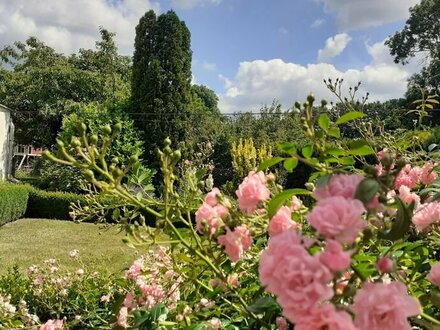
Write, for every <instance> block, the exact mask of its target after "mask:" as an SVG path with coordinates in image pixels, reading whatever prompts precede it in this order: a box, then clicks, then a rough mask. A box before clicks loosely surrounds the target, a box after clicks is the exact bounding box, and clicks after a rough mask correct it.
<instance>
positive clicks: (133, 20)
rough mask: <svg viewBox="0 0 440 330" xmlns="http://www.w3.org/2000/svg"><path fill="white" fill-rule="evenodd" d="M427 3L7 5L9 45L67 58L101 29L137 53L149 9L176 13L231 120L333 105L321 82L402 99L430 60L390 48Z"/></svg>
mask: <svg viewBox="0 0 440 330" xmlns="http://www.w3.org/2000/svg"><path fill="white" fill-rule="evenodd" d="M417 3H418V0H272V1H269V0H162V1H154V0H56V1H55V0H52V1H39V0H14V1H10V0H0V46H3V45H5V44H10V43H12V42H14V41H15V40H24V39H25V38H26V37H28V36H29V35H35V36H37V37H38V38H40V39H41V40H43V41H44V42H46V43H47V44H49V45H50V46H52V47H55V48H56V49H57V50H58V51H60V52H65V53H71V52H76V51H77V50H78V49H79V48H80V47H82V48H93V47H94V42H95V41H96V40H97V38H98V26H99V25H102V26H104V27H106V28H107V29H109V30H111V31H115V32H116V33H117V34H118V36H117V41H118V45H119V48H120V51H121V52H122V53H125V54H132V51H133V40H134V29H135V26H136V24H137V22H138V20H139V18H140V17H141V16H142V15H143V13H144V12H145V11H147V10H149V9H153V10H155V11H156V12H157V13H158V14H160V13H163V12H166V11H167V10H169V9H171V8H172V9H174V10H175V11H176V13H177V14H178V16H179V17H180V18H181V19H182V20H184V21H185V22H186V24H187V26H188V28H189V29H190V31H191V35H192V50H193V78H194V82H195V83H198V84H204V85H207V86H208V87H210V88H212V89H213V90H214V91H215V92H216V93H217V94H218V95H219V98H220V108H221V110H222V111H223V112H231V111H247V110H254V111H257V110H258V108H259V107H260V106H261V105H263V104H268V103H271V102H272V100H273V99H277V100H279V101H280V102H281V103H282V104H283V105H284V106H285V107H289V106H290V105H291V104H293V102H294V101H296V100H303V99H304V98H305V97H306V96H307V94H308V93H309V92H314V93H315V94H316V95H317V96H318V97H326V98H331V95H330V94H329V93H328V92H327V91H326V89H325V87H324V85H323V83H322V79H323V78H329V77H331V78H336V77H343V78H344V79H345V80H346V82H347V85H346V87H347V89H348V86H349V85H354V84H356V83H357V81H359V80H361V81H362V86H363V89H362V92H363V93H365V92H366V91H369V92H370V93H371V100H386V99H389V98H395V97H400V96H402V94H403V92H404V91H405V88H406V80H407V79H408V77H409V76H410V75H411V74H412V73H414V72H417V71H419V70H420V68H421V63H422V62H421V60H415V61H414V62H413V63H412V64H410V65H408V66H404V67H403V66H401V65H396V64H394V63H393V61H392V58H391V56H390V55H389V52H388V49H387V48H386V46H384V45H383V42H384V40H385V39H386V38H387V37H388V36H389V35H392V34H393V33H394V32H395V31H397V30H400V29H401V28H402V27H403V25H404V23H405V21H406V19H407V18H408V15H409V13H408V9H409V7H410V6H413V5H415V4H417Z"/></svg>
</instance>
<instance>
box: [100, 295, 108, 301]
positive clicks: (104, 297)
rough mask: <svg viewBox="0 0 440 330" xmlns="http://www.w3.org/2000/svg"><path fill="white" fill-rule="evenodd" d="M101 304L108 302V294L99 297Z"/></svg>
mask: <svg viewBox="0 0 440 330" xmlns="http://www.w3.org/2000/svg"><path fill="white" fill-rule="evenodd" d="M101 301H102V302H109V301H110V294H106V295H104V296H102V297H101Z"/></svg>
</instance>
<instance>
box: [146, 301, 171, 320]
mask: <svg viewBox="0 0 440 330" xmlns="http://www.w3.org/2000/svg"><path fill="white" fill-rule="evenodd" d="M167 314H168V308H166V306H165V305H163V304H161V303H159V304H156V305H155V306H154V307H153V309H152V310H151V311H150V315H151V319H152V320H153V321H156V320H166V315H167Z"/></svg>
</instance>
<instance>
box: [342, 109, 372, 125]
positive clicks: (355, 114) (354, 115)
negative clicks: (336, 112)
mask: <svg viewBox="0 0 440 330" xmlns="http://www.w3.org/2000/svg"><path fill="white" fill-rule="evenodd" d="M364 116H365V114H364V113H363V112H360V111H350V112H347V113H346V114H343V115H342V116H341V117H339V118H338V120H336V125H341V124H344V123H347V122H349V121H352V120H356V119H359V118H362V117H364Z"/></svg>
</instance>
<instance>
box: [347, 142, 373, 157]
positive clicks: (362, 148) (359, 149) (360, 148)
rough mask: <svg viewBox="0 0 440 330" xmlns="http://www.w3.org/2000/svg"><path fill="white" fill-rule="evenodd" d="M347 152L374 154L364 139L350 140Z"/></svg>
mask: <svg viewBox="0 0 440 330" xmlns="http://www.w3.org/2000/svg"><path fill="white" fill-rule="evenodd" d="M347 153H348V154H350V155H354V156H366V155H372V154H375V152H374V150H373V148H371V147H370V146H369V145H368V143H367V142H366V141H364V140H356V141H353V142H351V143H350V150H348V151H347Z"/></svg>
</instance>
